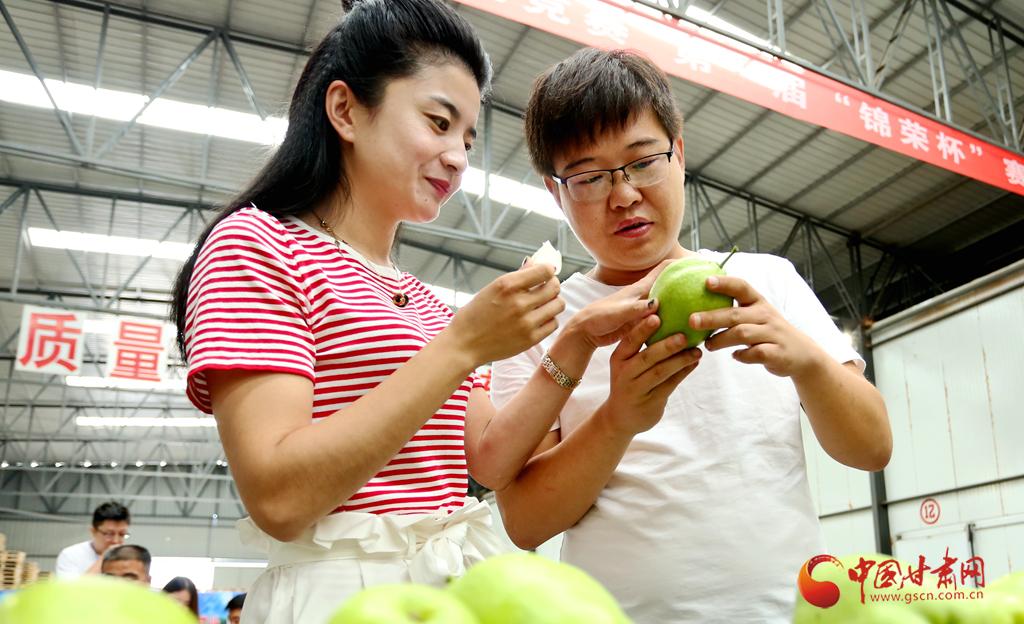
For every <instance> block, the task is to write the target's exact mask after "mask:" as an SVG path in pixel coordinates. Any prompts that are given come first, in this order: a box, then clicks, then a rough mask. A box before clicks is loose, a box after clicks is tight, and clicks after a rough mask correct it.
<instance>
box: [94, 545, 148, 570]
mask: <svg viewBox="0 0 1024 624" xmlns="http://www.w3.org/2000/svg"><path fill="white" fill-rule="evenodd" d="M108 561H141V562H142V565H143V567H145V568H146V573H147V574H148V573H149V565H150V564H151V563H153V558H152V557H151V556H150V555H149V551H148V550H146V549H145V548H143V547H142V546H139V545H138V544H121V545H120V546H114V547H113V548H111V549H110V550H108V551H107V552H105V553H104V554H103V563H106V562H108Z"/></svg>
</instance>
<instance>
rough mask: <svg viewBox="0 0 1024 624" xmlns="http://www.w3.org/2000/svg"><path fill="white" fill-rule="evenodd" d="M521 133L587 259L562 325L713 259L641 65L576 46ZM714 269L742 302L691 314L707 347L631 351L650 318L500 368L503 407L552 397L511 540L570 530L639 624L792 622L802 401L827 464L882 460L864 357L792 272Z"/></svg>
mask: <svg viewBox="0 0 1024 624" xmlns="http://www.w3.org/2000/svg"><path fill="white" fill-rule="evenodd" d="M526 133H527V142H528V145H529V148H530V154H531V157H532V159H533V162H534V165H535V167H536V168H537V170H538V171H539V172H540V173H541V175H542V176H543V177H544V181H545V185H546V186H547V189H548V190H549V191H550V193H551V194H552V196H553V197H554V199H555V201H556V202H557V203H558V205H559V206H560V208H561V209H562V211H563V212H564V213H565V216H566V219H567V221H568V223H569V225H570V226H571V227H572V228H573V231H574V232H575V234H576V236H577V237H578V238H579V240H580V242H581V243H582V244H583V245H584V246H585V247H586V248H587V250H588V251H589V252H590V254H591V255H592V256H593V257H594V258H595V260H596V262H597V265H596V267H595V268H594V269H593V270H591V271H590V272H588V273H587V274H585V275H584V274H579V273H577V274H575V275H573V276H571V277H570V278H569V279H567V280H566V281H565V282H564V283H563V284H562V290H561V296H562V298H563V299H564V300H565V302H566V309H565V311H564V312H563V314H562V317H561V318H559V324H560V327H561V328H562V331H572V326H571V324H568V323H566V319H568V318H570V317H571V316H572V315H573V314H575V313H577V312H578V311H579V310H581V309H583V308H584V307H586V306H587V305H588V304H590V303H592V302H594V301H597V300H599V299H602V298H605V297H609V296H611V295H612V294H615V293H624V294H628V295H629V296H635V297H636V298H638V299H639V298H643V297H647V296H648V291H649V288H650V284H651V278H652V277H653V276H654V275H656V274H657V273H658V272H659V271H660V270H661V269H663V268H664V266H665V265H666V264H668V262H670V261H672V260H676V259H679V258H698V259H703V260H710V261H714V262H716V263H721V262H722V261H723V260H724V259H725V256H726V254H723V253H717V252H713V251H708V250H699V251H692V250H688V249H685V248H684V247H683V246H682V245H681V244H680V243H679V236H680V229H681V227H682V223H683V216H684V201H685V192H684V179H685V165H684V152H683V138H682V117H681V115H680V114H679V112H678V110H677V108H676V105H675V102H674V99H673V96H672V91H671V88H670V86H669V84H668V81H667V79H666V77H665V75H664V74H663V73H662V72H661V71H660V70H658V69H657V67H655V66H654V65H653V64H652V63H651V62H650V61H649V60H647V59H645V58H643V57H642V56H639V55H638V54H635V53H631V52H626V51H614V52H605V51H599V50H593V49H585V50H581V51H579V52H577V53H576V54H574V55H573V56H572V57H570V58H569V59H567V60H565V61H563V62H562V63H559V64H558V65H557V66H555V67H554V68H552V69H550V70H549V71H548V72H546V73H545V74H543V75H542V76H541V77H540V78H538V80H537V82H536V83H535V85H534V91H533V94H532V97H531V100H530V104H529V106H528V108H527V113H526ZM725 269H726V272H727V273H728V275H726V276H723V277H718V278H709V279H708V280H707V282H706V283H705V286H706V287H707V288H708V289H709V290H712V291H716V292H719V293H723V294H726V295H729V296H731V297H734V298H735V299H736V302H737V305H736V306H735V307H732V308H728V309H723V310H717V311H712V312H707V313H702V314H694V315H692V316H691V317H690V318H689V324H690V326H691V327H693V328H695V329H714V330H719V331H718V333H716V334H715V335H713V336H712V337H711V338H709V339H708V340H707V341H706V342H705V343H704V345H703V347H702V348H699V349H698V348H689V347H695V346H696V345H687V344H686V343H685V337H684V336H683V335H682V334H678V335H674V336H669V337H667V338H665V339H664V340H661V341H659V342H656V343H654V344H652V345H650V346H649V347H646V348H644V342H645V340H646V339H647V338H649V337H650V336H652V335H653V334H654V332H655V331H656V330H657V327H658V325H659V320H658V318H657V316H656V315H651V316H649V317H647V318H645V319H643V320H641V321H639V322H637V323H636V324H635V325H634V326H633V327H632V329H631V330H630V331H629V333H628V334H627V335H626V336H625V337H624V338H622V339H621V341H620V342H619V343H618V345H612V346H607V347H600V348H598V347H594V349H593V350H592V351H591V353H592V354H593V355H592V357H590V358H589V361H588V360H586V359H583V360H580V361H583V362H587V363H586V364H583V365H582V366H581V365H580V364H579V363H578V362H577V361H573V362H570V361H565V362H561V363H560V362H558V361H554V359H553V358H551V357H550V355H549V356H548V357H545V353H546V350H547V348H548V347H549V346H550V345H551V344H552V343H553V341H554V340H555V335H552V336H551V337H549V338H547V339H545V340H544V341H543V342H542V343H541V344H539V345H537V346H536V347H534V348H533V349H531V350H529V351H527V352H525V353H523V354H521V355H519V356H516V357H513V358H511V359H509V360H505V361H502V362H498V363H496V364H495V367H494V370H493V378H492V396H493V398H494V402H495V404H496V405H499V406H500V405H502V404H504V403H506V402H507V401H508V400H509V399H510V398H511V397H512V396H513V395H515V393H516V391H517V390H518V389H519V388H521V387H522V386H523V385H524V384H525V383H526V381H527V380H528V379H530V377H531V376H533V375H539V374H541V373H540V372H538V371H539V370H541V368H542V369H543V371H542V372H547V373H550V378H549V379H550V381H551V383H555V384H557V385H558V386H560V387H562V388H563V392H564V398H563V399H562V401H561V402H560V403H559V404H558V405H556V406H553V407H549V408H548V409H547V413H544V414H540V413H538V414H534V415H533V416H531V418H529V419H527V420H524V422H522V423H521V430H522V431H524V432H529V433H528V434H529V435H535V436H536V438H537V442H538V446H537V448H536V451H535V452H534V455H533V457H532V458H531V459H530V460H528V461H527V463H526V465H525V466H524V467H523V469H522V470H521V471H520V472H519V474H518V476H517V477H516V478H515V479H514V480H513V481H512V482H511V483H510V484H509V485H508V486H506V487H504V488H502V489H501V490H500V491H498V492H497V498H498V503H499V505H500V508H501V512H502V517H503V520H504V523H505V526H506V529H507V531H508V533H509V536H510V537H511V538H512V540H513V541H514V542H516V544H517V545H519V546H520V547H522V548H532V547H536V546H537V545H539V544H541V543H543V542H545V541H546V540H548V539H550V538H551V537H553V536H555V535H557V534H558V533H561V532H565V539H564V542H563V545H562V559H563V560H565V561H567V562H569V563H572V564H576V565H578V566H580V567H582V568H583V569H584V570H586V571H587V572H589V573H590V574H592V575H594V576H595V577H596V578H597V579H598V580H599V581H601V582H602V583H603V584H604V585H605V586H606V587H607V588H608V589H609V590H610V591H611V592H612V594H613V595H615V597H616V598H617V599H618V600H619V602H620V603H621V604H622V606H623V608H624V609H625V610H626V611H627V613H628V614H629V615H630V616H631V617H632V618H633V620H634V621H635V622H636V623H637V624H674V623H677V622H702V623H705V622H758V623H771V624H782V623H783V622H789V621H790V619H791V611H792V608H793V604H794V600H795V596H796V575H797V571H798V570H799V568H800V565H801V564H802V563H803V562H804V561H806V560H807V559H808V558H809V557H811V556H813V555H815V554H819V553H822V552H824V549H825V545H824V543H823V540H822V538H821V531H820V526H819V523H818V518H817V515H816V513H815V510H814V506H813V503H812V500H811V495H810V488H809V486H808V483H807V473H806V466H805V463H804V453H803V445H802V437H801V431H800V408H801V405H802V407H803V408H804V410H805V411H806V413H807V416H808V419H809V421H810V423H811V425H812V427H813V429H814V433H815V435H816V436H817V439H818V442H819V443H820V444H821V445H822V447H823V448H824V449H825V451H826V452H828V453H829V454H830V455H831V456H832V457H833V458H835V459H836V460H838V461H840V462H842V463H844V464H846V465H849V466H853V467H856V468H860V469H863V470H879V469H881V468H882V467H883V466H885V464H886V463H887V462H888V460H889V456H890V454H891V451H892V437H891V432H890V429H889V422H888V416H887V413H886V409H885V403H884V402H883V400H882V397H881V395H880V393H879V392H878V391H877V390H876V389H875V388H874V386H872V385H871V384H870V383H869V382H868V381H867V380H866V379H865V378H864V376H863V374H862V370H863V367H864V362H863V360H862V359H861V358H860V356H859V355H858V354H857V353H856V352H855V351H854V350H853V349H852V348H851V347H850V346H849V343H848V342H847V341H846V340H845V339H844V337H843V335H842V333H841V332H840V331H839V330H838V329H837V328H836V327H835V325H834V323H832V321H831V320H830V318H829V316H828V315H827V314H826V313H825V310H824V309H823V308H822V306H821V303H820V302H819V301H818V300H817V298H816V297H815V295H814V293H813V292H812V291H811V289H810V288H808V286H807V284H806V283H805V282H804V281H803V279H802V278H801V277H800V276H799V274H798V273H797V272H796V271H795V269H794V267H793V265H792V264H791V263H790V262H789V261H787V260H785V259H784V258H778V257H775V256H771V255H767V254H752V253H740V254H736V255H735V256H733V257H732V259H731V260H730V261H729V263H728V264H727V265H726V267H725ZM652 305H656V302H652ZM577 360H579V358H577ZM560 364H561V365H560ZM539 367H540V368H539ZM537 411H538V412H540V411H541V410H540V409H538V410H537ZM542 418H545V419H546V422H541V419H542ZM545 430H547V433H546V434H545V433H544V431H545Z"/></svg>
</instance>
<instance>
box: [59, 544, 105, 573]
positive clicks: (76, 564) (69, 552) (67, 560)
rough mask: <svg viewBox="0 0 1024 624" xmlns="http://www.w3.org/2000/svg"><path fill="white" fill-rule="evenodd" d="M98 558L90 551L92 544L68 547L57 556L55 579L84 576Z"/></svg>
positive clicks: (93, 551) (94, 552)
mask: <svg viewBox="0 0 1024 624" xmlns="http://www.w3.org/2000/svg"><path fill="white" fill-rule="evenodd" d="M99 558H100V556H99V555H98V554H96V551H95V550H93V549H92V542H90V541H85V542H80V543H78V544H73V545H71V546H68V547H67V548H65V549H64V550H62V551H60V554H59V555H57V566H56V567H57V569H56V574H57V578H62V579H73V578H78V577H79V576H82V575H83V574H85V571H86V570H88V569H89V568H90V567H92V564H94V563H96V561H97V560H98V559H99Z"/></svg>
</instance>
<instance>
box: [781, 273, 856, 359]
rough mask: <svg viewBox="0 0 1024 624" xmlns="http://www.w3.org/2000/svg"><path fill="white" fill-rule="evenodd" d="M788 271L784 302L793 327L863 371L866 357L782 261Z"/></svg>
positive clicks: (799, 278) (800, 278) (833, 355)
mask: <svg viewBox="0 0 1024 624" xmlns="http://www.w3.org/2000/svg"><path fill="white" fill-rule="evenodd" d="M782 264H783V265H784V267H785V269H784V271H783V276H784V279H785V282H784V283H785V295H784V296H785V303H784V306H783V310H782V313H783V315H784V316H785V317H786V319H787V320H788V321H789V322H790V323H792V324H793V326H794V327H796V328H797V329H799V330H800V331H802V332H803V333H805V334H807V335H808V336H810V337H811V338H812V339H813V340H814V341H815V342H817V343H818V344H819V345H820V346H821V348H823V349H824V350H825V352H826V353H828V354H829V355H830V356H832V357H833V358H834V359H835V360H836V361H838V362H840V363H841V364H845V363H846V362H854V363H855V364H856V365H857V368H859V369H860V370H861V372H863V371H864V367H865V362H864V358H862V357H861V355H860V354H859V353H857V351H856V350H855V349H854V348H853V346H851V345H850V341H849V339H848V338H847V337H846V336H845V335H844V334H843V332H842V331H840V330H839V328H838V327H836V324H835V322H834V321H833V320H832V318H831V317H830V316H829V315H828V312H826V311H825V307H824V306H822V305H821V301H819V300H818V297H817V295H815V294H814V291H813V290H811V287H810V286H808V285H807V282H805V281H804V279H803V278H802V277H801V276H800V274H799V273H797V271H796V267H794V266H793V263H792V262H790V261H788V260H784V259H783V260H782Z"/></svg>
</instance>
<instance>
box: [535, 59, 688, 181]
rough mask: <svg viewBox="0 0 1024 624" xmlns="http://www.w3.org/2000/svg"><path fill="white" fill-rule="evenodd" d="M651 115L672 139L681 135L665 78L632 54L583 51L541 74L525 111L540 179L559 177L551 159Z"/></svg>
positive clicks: (677, 113)
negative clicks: (646, 113) (543, 176)
mask: <svg viewBox="0 0 1024 624" xmlns="http://www.w3.org/2000/svg"><path fill="white" fill-rule="evenodd" d="M648 109H649V110H651V111H652V112H653V113H654V115H655V116H656V117H657V118H658V121H659V122H661V125H662V127H663V128H664V129H665V132H666V133H667V134H668V138H669V139H670V140H671V139H675V138H676V137H678V136H680V135H681V134H682V131H683V116H682V115H681V114H680V112H679V108H678V107H677V106H676V101H675V98H674V97H673V95H672V89H671V87H670V86H669V83H668V78H667V77H666V76H665V73H664V72H663V71H661V70H660V69H658V67H657V66H656V65H655V64H654V63H653V62H651V61H650V59H648V58H647V57H645V56H643V55H641V54H640V53H638V52H634V51H631V50H611V51H606V50H597V49H594V48H584V49H582V50H579V51H578V52H576V53H575V54H573V55H572V56H570V57H569V58H567V59H565V60H564V61H562V62H560V63H558V64H557V65H555V66H554V67H552V68H550V69H548V70H547V71H546V72H544V73H543V74H541V75H540V76H539V77H538V78H537V80H536V81H534V83H533V92H532V94H531V95H530V103H529V104H528V105H527V107H526V141H527V144H528V146H529V148H530V160H531V161H532V162H533V166H534V168H536V169H537V171H538V172H539V173H540V174H541V175H545V176H547V175H555V174H557V173H558V172H556V171H555V170H554V164H553V160H554V158H555V156H556V155H557V154H559V153H561V152H563V151H565V150H568V149H573V148H578V147H585V146H587V145H589V144H591V143H593V142H594V141H595V140H597V138H598V137H599V136H600V135H601V134H603V133H605V132H607V131H615V130H621V129H623V128H625V127H626V126H627V125H628V124H630V123H631V122H633V121H635V120H636V118H637V117H639V116H640V115H642V114H643V113H644V111H646V110H648Z"/></svg>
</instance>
